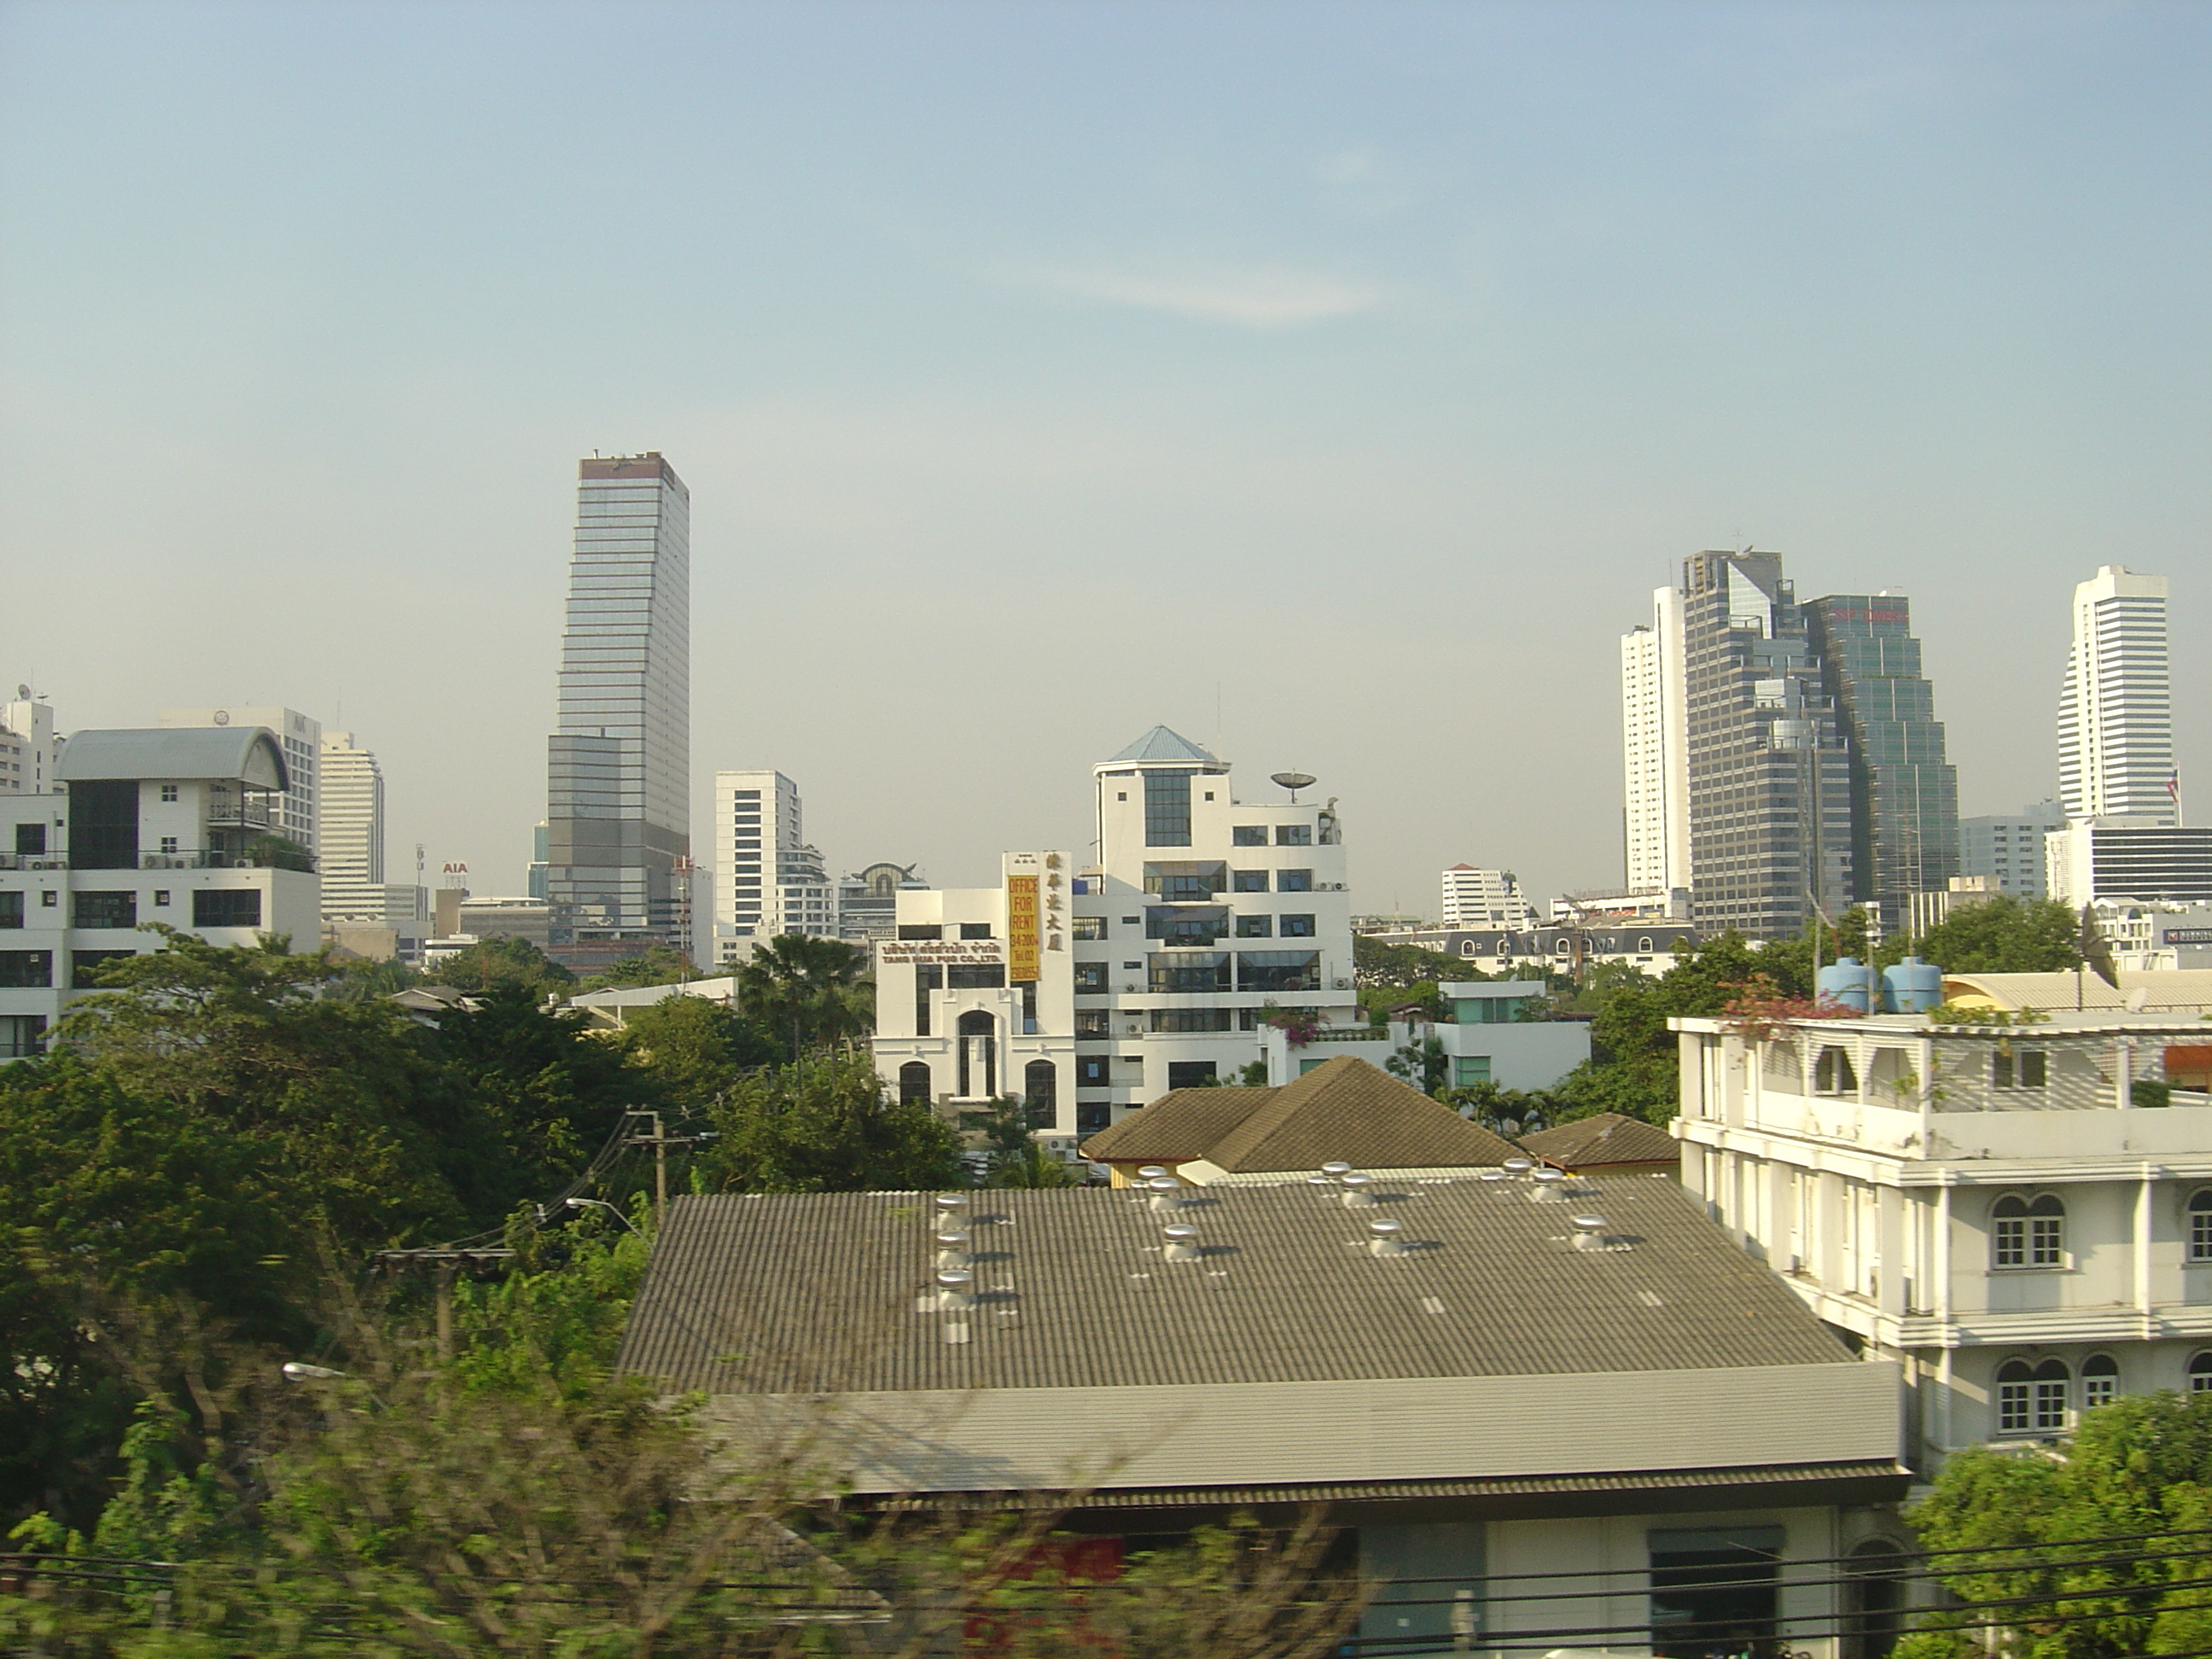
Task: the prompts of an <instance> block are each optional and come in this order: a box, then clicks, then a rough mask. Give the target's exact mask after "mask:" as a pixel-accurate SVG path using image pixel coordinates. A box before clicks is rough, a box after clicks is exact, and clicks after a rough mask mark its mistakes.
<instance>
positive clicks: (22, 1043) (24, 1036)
mask: <svg viewBox="0 0 2212 1659" xmlns="http://www.w3.org/2000/svg"><path fill="white" fill-rule="evenodd" d="M45 1051H46V1016H45V1015H44V1014H0V1060H27V1059H28V1058H29V1057H30V1056H31V1055H33V1054H43V1053H44V1052H45Z"/></svg>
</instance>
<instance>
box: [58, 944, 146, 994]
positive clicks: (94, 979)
mask: <svg viewBox="0 0 2212 1659" xmlns="http://www.w3.org/2000/svg"><path fill="white" fill-rule="evenodd" d="M137 954H138V953H137V951H70V984H71V985H72V986H74V987H76V988H78V989H79V990H91V989H94V987H98V986H99V985H100V984H101V983H102V981H101V976H100V969H101V968H102V967H104V966H106V964H107V963H111V962H114V961H117V960H118V959H119V958H124V957H135V956H137Z"/></svg>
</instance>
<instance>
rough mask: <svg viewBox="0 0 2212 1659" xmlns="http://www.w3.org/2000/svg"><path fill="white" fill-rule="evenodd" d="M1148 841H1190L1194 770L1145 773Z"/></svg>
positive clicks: (1169, 844)
mask: <svg viewBox="0 0 2212 1659" xmlns="http://www.w3.org/2000/svg"><path fill="white" fill-rule="evenodd" d="M1145 845H1146V846H1147V847H1188V846H1189V845H1190V774H1189V773H1188V772H1147V773H1146V774H1145Z"/></svg>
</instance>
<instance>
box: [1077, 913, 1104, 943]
mask: <svg viewBox="0 0 2212 1659" xmlns="http://www.w3.org/2000/svg"><path fill="white" fill-rule="evenodd" d="M1075 936H1076V938H1078V939H1104V938H1105V937H1106V918H1105V917H1103V916H1078V917H1076V919H1075Z"/></svg>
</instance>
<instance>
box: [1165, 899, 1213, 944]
mask: <svg viewBox="0 0 2212 1659" xmlns="http://www.w3.org/2000/svg"><path fill="white" fill-rule="evenodd" d="M1228 933H1229V912H1228V910H1227V909H1226V908H1221V907H1216V906H1207V907H1206V908H1199V907H1197V906H1194V905H1188V906H1178V907H1176V908H1170V907H1168V906H1166V905H1164V904H1163V905H1155V906H1153V907H1152V908H1150V909H1148V910H1146V912H1145V937H1146V939H1160V940H1163V941H1164V942H1165V943H1167V944H1170V945H1211V944H1212V943H1213V942H1214V941H1215V940H1216V939H1223V938H1225V937H1226V936H1227V934H1228Z"/></svg>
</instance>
